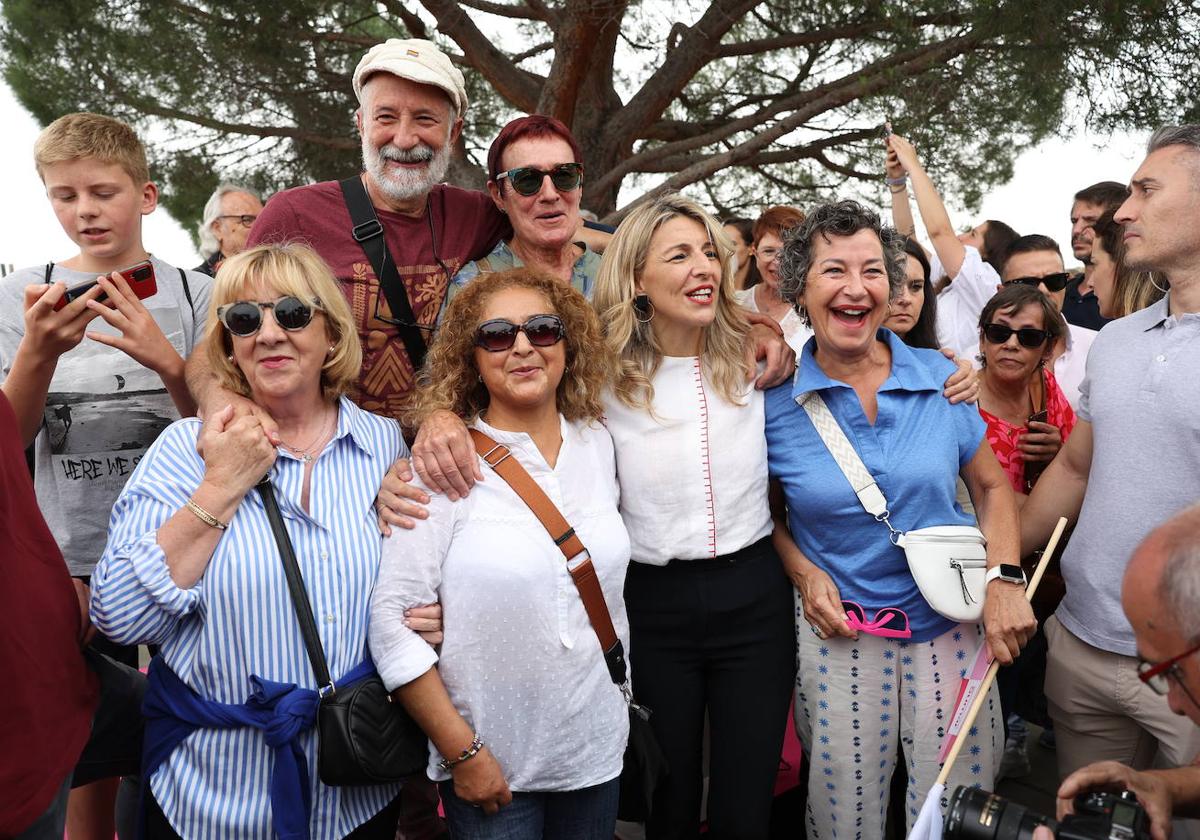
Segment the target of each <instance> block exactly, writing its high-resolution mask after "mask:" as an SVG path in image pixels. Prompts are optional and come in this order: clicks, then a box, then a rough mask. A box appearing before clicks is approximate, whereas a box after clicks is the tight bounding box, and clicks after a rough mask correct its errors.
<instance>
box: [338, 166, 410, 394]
mask: <svg viewBox="0 0 1200 840" xmlns="http://www.w3.org/2000/svg"><path fill="white" fill-rule="evenodd" d="M340 183H341V187H342V196H343V197H344V198H345V199H346V209H347V210H349V211H350V221H351V222H352V223H353V224H354V227H353V229H352V230H351V231H350V235H351V236H353V237H354V241H355V242H357V243H358V244H359V245H360V246H362V249H363V253H365V254H366V255H367V260H368V262H370V263H371V268H373V269H374V270H375V276H376V277H377V278H379V289H380V291H381V292H383V296H384V297H385V298H387V302H388V308H390V309H391V310H392V317H393V318H394V319H395V321H396V326H397V327H399V329H400V340H401V341H403V342H404V349H405V350H407V351H408V359H409V361H410V362H412V366H413V370H420V369H421V365H422V364H424V363H425V349H426V348H425V337H424V336H423V335H421V329H420V327H418V326H417V319H416V316H415V315H413V311H412V305H411V304H410V303H409V302H408V292H407V291H405V289H404V281H403V280H401V279H400V273H399V272H398V271H396V261H395V260H394V259H392V255H391V254H390V253H388V248H387V242H386V240H385V239H384V237H383V225H382V224H381V223H380V221H379V217H378V216H376V215H375V208H374V207H373V206H372V205H371V197H370V196H369V195H367V188H366V187H364V186H363V182H362V178H361V177H359V176H358V175H355V176H354V177H353V178H346V179H345V180H343V181H341V182H340Z"/></svg>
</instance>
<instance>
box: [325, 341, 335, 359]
mask: <svg viewBox="0 0 1200 840" xmlns="http://www.w3.org/2000/svg"><path fill="white" fill-rule="evenodd" d="M333 350H334V347H333V345H332V344H330V345H329V351H328V352H327V353H326V354H325V355H326V356H332V355H333Z"/></svg>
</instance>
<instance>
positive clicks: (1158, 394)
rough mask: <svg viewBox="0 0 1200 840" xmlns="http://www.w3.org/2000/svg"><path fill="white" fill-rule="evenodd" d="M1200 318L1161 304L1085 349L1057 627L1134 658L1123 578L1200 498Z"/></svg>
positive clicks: (1117, 324)
mask: <svg viewBox="0 0 1200 840" xmlns="http://www.w3.org/2000/svg"><path fill="white" fill-rule="evenodd" d="M1197 406H1200V313H1195V312H1193V313H1187V314H1183V315H1179V316H1171V315H1168V314H1167V302H1166V300H1162V301H1159V302H1158V303H1156V304H1154V305H1153V306H1150V307H1149V308H1147V309H1143V310H1141V311H1140V312H1135V313H1133V314H1132V315H1128V316H1126V317H1124V318H1120V319H1118V320H1116V321H1112V322H1111V323H1109V324H1106V325H1105V327H1104V329H1102V330H1101V331H1100V333H1099V335H1097V336H1096V340H1095V342H1094V343H1093V344H1092V349H1091V351H1090V352H1089V353H1088V359H1087V375H1086V378H1085V379H1084V380H1083V384H1082V385H1081V386H1080V402H1079V417H1080V418H1081V419H1083V420H1086V421H1088V422H1089V423H1091V424H1092V441H1093V443H1092V468H1091V472H1090V473H1088V484H1087V493H1086V495H1085V496H1084V499H1083V507H1082V509H1081V510H1080V512H1079V522H1078V524H1077V525H1076V527H1075V533H1074V534H1073V535H1072V536H1071V542H1070V543H1069V544H1068V545H1067V548H1066V551H1065V552H1064V553H1063V558H1062V573H1063V578H1064V580H1065V581H1066V584H1067V593H1066V596H1065V597H1064V598H1063V600H1062V603H1061V604H1060V605H1059V607H1058V612H1057V615H1058V619H1059V621H1061V622H1062V624H1063V626H1064V627H1066V628H1067V629H1068V630H1070V631H1071V632H1072V633H1074V634H1075V635H1076V636H1078V637H1079V638H1080V639H1083V641H1085V642H1087V643H1088V644H1090V645H1092V646H1093V647H1096V648H1099V649H1101V650H1106V651H1109V652H1111V653H1119V654H1122V655H1125V656H1134V655H1135V654H1136V653H1137V645H1136V643H1135V641H1134V638H1133V628H1132V627H1130V626H1129V622H1128V621H1127V620H1126V618H1125V614H1124V612H1122V610H1121V580H1122V578H1123V576H1124V574H1125V567H1126V566H1127V565H1128V563H1129V558H1130V557H1131V556H1132V555H1133V551H1134V549H1135V548H1137V545H1138V543H1140V542H1141V541H1142V540H1143V539H1144V538H1145V537H1146V535H1147V534H1149V533H1150V532H1151V531H1153V530H1154V529H1155V528H1156V527H1158V526H1159V525H1161V524H1162V523H1163V522H1165V521H1166V520H1168V519H1170V518H1171V517H1172V516H1173V515H1174V514H1176V513H1178V512H1179V511H1180V510H1182V509H1183V508H1185V507H1187V506H1188V505H1191V504H1194V503H1195V502H1197V501H1198V500H1200V412H1198V411H1197V410H1196V409H1197Z"/></svg>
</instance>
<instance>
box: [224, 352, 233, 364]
mask: <svg viewBox="0 0 1200 840" xmlns="http://www.w3.org/2000/svg"><path fill="white" fill-rule="evenodd" d="M225 358H226V359H228V360H229V363H230V364H233V354H232V353H230V354H229V355H228V356H226V357H225Z"/></svg>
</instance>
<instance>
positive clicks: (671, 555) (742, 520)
mask: <svg viewBox="0 0 1200 840" xmlns="http://www.w3.org/2000/svg"><path fill="white" fill-rule="evenodd" d="M653 383H654V402H653V409H654V412H653V414H651V413H650V412H648V411H645V410H644V409H640V408H639V409H635V408H630V407H629V406H627V405H625V404H624V403H622V402H621V401H620V400H618V399H617V398H616V397H615V396H614V395H613V394H612V393H611V392H608V393H606V395H605V404H604V413H605V425H607V426H608V430H609V432H611V433H612V438H613V444H614V446H615V447H616V451H617V475H618V476H619V478H620V481H621V516H622V517H623V518H624V520H625V527H626V528H628V529H629V541H630V543H631V544H632V547H633V559H634V560H636V561H638V562H640V563H649V564H651V565H654V566H665V565H666V564H667V563H668V562H669V561H670V560H695V559H700V558H705V557H720V556H723V555H726V554H732V553H733V552H735V551H739V550H740V549H743V548H745V547H746V546H748V545H750V544H751V543H754V542H757V541H758V540H760V539H762V538H763V537H765V536H767V535H768V534H769V533H771V512H770V509H769V508H768V506H767V439H766V435H765V433H764V426H763V422H764V421H763V395H762V392H761V391H758V390H756V389H755V388H754V384H753V382H747V383H746V386H745V390H744V391H743V393H742V394H740V395H739V399H740V400H741V402H742V405H733V404H731V403H728V402H726V401H725V400H723V399H722V398H721V397H720V395H719V394H718V393H717V390H716V389H715V388H714V387H713V385H712V383H711V382H710V381H709V378H708V375H707V373H705V372H704V371H703V370H702V367H701V362H700V359H699V357H695V356H691V357H672V356H667V357H664V358H663V360H662V365H661V366H660V367H659V369H658V372H657V373H656V374H655V375H654V379H653Z"/></svg>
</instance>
